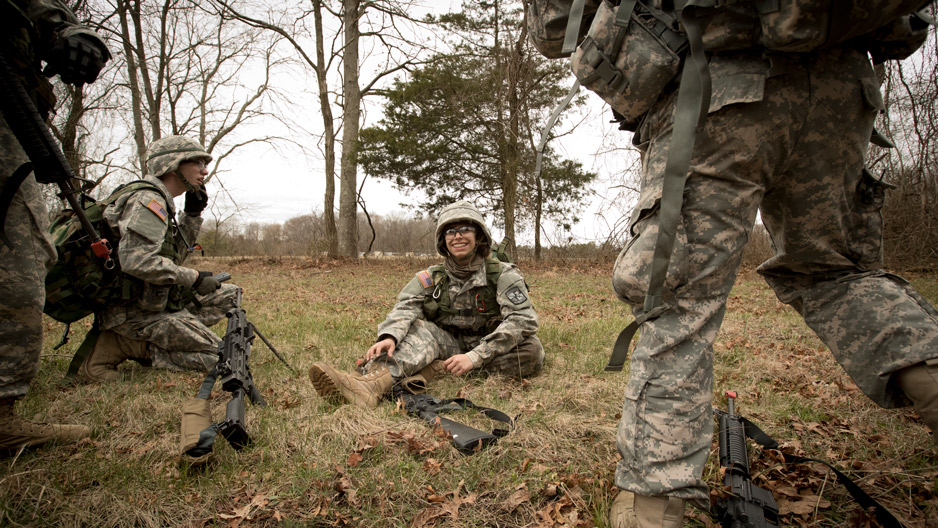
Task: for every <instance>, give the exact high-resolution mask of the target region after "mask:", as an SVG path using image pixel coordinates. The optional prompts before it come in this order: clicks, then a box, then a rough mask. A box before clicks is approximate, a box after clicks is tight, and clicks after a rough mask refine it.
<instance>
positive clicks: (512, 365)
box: [482, 336, 544, 379]
mask: <svg viewBox="0 0 938 528" xmlns="http://www.w3.org/2000/svg"><path fill="white" fill-rule="evenodd" d="M543 368H544V346H543V345H541V342H540V340H539V339H537V338H536V337H533V336H532V337H530V338H528V339H526V340H524V341H522V342H521V344H519V345H518V346H516V347H515V348H514V349H512V350H510V351H509V352H507V353H505V354H501V355H499V356H496V357H494V358H492V359H491V360H490V361H489V362H488V363H486V364H485V365H483V366H482V370H483V371H485V372H488V373H490V374H502V375H504V376H510V377H513V378H518V379H521V378H530V377H533V376H536V375H537V374H539V373H540V372H541V370H542V369H543Z"/></svg>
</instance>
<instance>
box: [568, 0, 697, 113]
mask: <svg viewBox="0 0 938 528" xmlns="http://www.w3.org/2000/svg"><path fill="white" fill-rule="evenodd" d="M687 46H688V44H687V38H686V37H685V36H684V35H683V34H681V33H680V32H679V31H678V30H677V25H676V20H675V18H674V17H673V16H671V15H669V14H666V13H663V12H660V11H657V10H653V8H650V7H648V6H646V5H645V4H643V3H642V2H637V1H635V0H624V1H623V2H622V3H621V4H619V5H618V6H615V5H613V4H612V2H609V1H608V0H604V1H603V3H602V5H600V6H599V9H598V10H597V11H596V16H595V17H594V18H593V23H592V24H591V25H590V28H589V31H588V32H587V35H586V38H585V39H583V42H582V43H581V44H580V45H579V46H578V47H577V49H576V51H575V52H574V53H573V57H572V58H571V63H572V67H573V73H574V75H576V78H577V79H578V80H579V81H580V84H581V85H582V86H585V87H586V88H588V89H589V90H592V91H593V92H596V94H597V95H599V96H600V97H602V99H603V100H604V101H606V102H607V103H609V104H610V105H611V106H612V108H613V109H614V110H615V111H616V112H618V113H619V114H620V115H621V116H622V117H623V120H622V123H623V125H624V127H625V128H626V129H628V130H634V128H635V125H636V124H637V121H638V119H639V118H640V117H641V116H642V115H644V114H645V112H647V111H648V110H649V109H650V108H651V107H652V105H653V104H654V103H655V101H657V100H658V97H659V96H661V94H662V93H664V91H665V88H666V87H667V85H668V84H669V83H670V82H671V81H672V80H673V79H674V78H675V77H676V76H677V74H678V72H679V71H680V67H681V56H682V55H683V53H684V50H685V49H687Z"/></svg>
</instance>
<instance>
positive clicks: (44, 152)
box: [0, 53, 115, 269]
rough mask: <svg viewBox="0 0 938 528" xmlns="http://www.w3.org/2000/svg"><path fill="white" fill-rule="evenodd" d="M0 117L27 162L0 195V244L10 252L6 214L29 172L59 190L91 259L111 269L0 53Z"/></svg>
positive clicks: (56, 152)
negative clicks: (88, 244) (88, 246)
mask: <svg viewBox="0 0 938 528" xmlns="http://www.w3.org/2000/svg"><path fill="white" fill-rule="evenodd" d="M0 113H2V114H3V119H4V120H6V123H7V126H9V127H10V130H12V131H13V134H14V135H15V136H16V139H17V141H19V144H20V146H22V147H23V150H24V151H25V152H26V155H27V156H28V157H29V159H30V161H28V162H26V163H24V164H22V165H21V166H20V167H19V168H18V169H16V171H14V172H13V174H12V175H11V176H10V178H9V180H7V183H6V186H5V187H4V188H3V190H2V191H0V240H2V241H3V243H4V244H6V246H7V247H8V248H10V249H13V245H12V243H11V242H10V239H9V238H8V237H7V235H6V230H5V228H4V225H5V223H6V215H7V211H8V210H9V208H10V203H11V202H12V201H13V196H14V195H15V194H16V191H17V190H18V189H19V187H20V184H21V183H23V180H25V179H26V177H27V176H29V173H30V172H33V171H35V173H36V181H37V182H39V183H55V184H56V185H58V186H59V190H60V191H61V192H60V193H59V196H60V197H61V198H64V199H65V201H66V202H68V205H69V207H71V208H72V211H74V212H75V216H76V217H77V218H78V221H79V222H80V223H81V227H82V229H83V230H84V231H85V233H87V234H88V238H89V240H91V248H92V250H93V251H94V254H95V256H97V257H98V258H99V259H102V260H104V267H105V268H106V269H112V268H114V266H115V263H114V261H113V259H111V243H110V242H108V241H107V239H105V238H102V237H101V235H100V234H98V232H97V230H96V229H95V228H94V226H93V225H92V224H91V221H90V220H89V219H88V216H87V215H86V214H85V209H84V207H82V206H81V204H80V203H79V201H78V196H77V195H80V194H81V189H77V188H75V186H74V185H73V184H72V180H73V179H79V178H77V177H76V176H75V174H74V173H73V172H72V168H71V167H70V166H69V164H68V162H67V161H65V154H63V153H62V149H61V148H59V145H58V144H57V143H56V142H55V140H54V139H53V138H52V133H51V132H49V127H48V126H46V123H45V121H43V120H42V117H41V116H40V115H39V110H37V109H36V105H35V104H34V103H33V100H32V99H30V98H29V94H27V92H26V87H25V86H23V82H22V81H21V80H20V79H19V77H17V76H16V73H15V72H14V71H13V68H12V67H10V65H9V63H7V60H6V57H5V56H4V55H3V54H2V53H0Z"/></svg>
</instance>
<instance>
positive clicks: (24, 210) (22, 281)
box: [0, 0, 88, 399]
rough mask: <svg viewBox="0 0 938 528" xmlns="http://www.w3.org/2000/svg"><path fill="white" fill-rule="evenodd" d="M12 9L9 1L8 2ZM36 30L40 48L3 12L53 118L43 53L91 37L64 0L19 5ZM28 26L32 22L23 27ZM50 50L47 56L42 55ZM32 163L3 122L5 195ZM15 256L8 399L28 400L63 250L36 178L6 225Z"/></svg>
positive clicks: (8, 278)
mask: <svg viewBox="0 0 938 528" xmlns="http://www.w3.org/2000/svg"><path fill="white" fill-rule="evenodd" d="M0 1H2V2H7V0H0ZM15 5H16V7H17V8H19V10H20V12H21V13H24V14H25V15H26V16H27V18H28V20H29V21H28V23H31V24H32V25H33V27H34V29H35V35H34V36H35V37H36V38H37V40H36V41H32V40H31V38H30V35H29V34H28V33H27V30H26V28H25V27H16V28H13V27H11V26H16V24H17V22H18V20H17V19H16V17H14V16H11V15H9V13H8V10H7V7H8V5H4V6H3V11H2V12H3V14H4V18H6V20H5V21H4V23H3V24H2V27H3V28H4V30H6V31H8V33H7V35H5V36H4V39H5V42H4V44H3V46H4V50H5V51H4V54H5V56H6V57H7V61H8V63H10V66H11V67H12V68H14V69H16V70H17V71H18V73H20V74H21V80H22V81H23V83H24V85H25V86H26V89H27V91H28V92H29V93H30V96H31V97H33V98H34V102H35V103H36V106H37V107H38V108H39V110H40V112H42V113H44V114H45V113H47V112H48V111H49V110H50V109H51V108H52V107H53V106H54V103H55V97H54V96H53V94H52V86H51V84H49V82H48V81H47V80H46V79H45V78H44V77H42V76H41V75H40V74H39V59H38V58H37V57H38V56H40V54H41V52H42V51H43V50H44V49H45V47H46V46H48V45H49V43H50V42H52V41H54V40H55V39H56V38H59V37H60V36H61V34H62V33H63V32H65V31H66V30H69V29H71V30H73V31H74V30H79V31H80V30H83V31H88V30H87V29H85V28H82V27H81V26H78V25H77V20H76V19H75V16H74V15H73V14H72V13H71V12H70V11H69V10H68V9H67V8H66V7H65V6H64V5H63V4H62V3H60V2H58V1H56V0H35V1H30V2H22V1H17V2H15ZM23 23H24V25H25V24H26V23H27V22H26V21H25V20H24V21H23ZM38 48H42V49H38ZM26 161H28V158H27V157H26V153H25V152H24V151H23V149H22V147H20V144H19V142H18V141H17V140H16V137H15V136H14V135H13V132H12V131H11V130H10V128H9V126H8V125H7V123H6V121H5V120H4V119H3V117H2V116H0V189H2V188H4V187H5V186H6V185H7V181H8V179H9V178H10V176H11V175H12V174H13V172H14V171H15V170H16V169H17V168H18V167H19V166H20V165H22V164H23V163H24V162H26ZM4 228H5V230H6V233H7V236H8V237H9V239H10V242H11V243H12V246H13V249H12V250H11V249H10V248H8V247H7V246H6V245H5V244H2V243H0V299H2V300H3V302H2V304H0V399H4V398H20V397H22V396H24V395H25V394H26V391H27V389H28V387H29V383H30V380H32V378H33V377H34V376H35V375H36V372H37V370H38V369H39V354H40V351H41V350H42V308H43V305H44V304H45V286H44V280H45V276H46V272H47V271H48V270H49V268H50V267H51V266H52V264H53V263H54V262H55V258H56V253H55V247H54V246H53V245H52V241H51V240H50V238H49V234H48V233H49V229H48V228H49V218H48V212H47V211H46V206H45V202H44V198H43V196H42V194H41V192H40V187H39V184H37V183H36V179H35V177H34V176H32V175H30V176H28V177H27V178H26V180H25V181H23V183H22V184H21V185H20V187H19V190H18V191H17V193H16V195H15V196H14V197H13V201H12V203H11V204H10V208H9V210H8V211H7V213H6V218H5V219H4Z"/></svg>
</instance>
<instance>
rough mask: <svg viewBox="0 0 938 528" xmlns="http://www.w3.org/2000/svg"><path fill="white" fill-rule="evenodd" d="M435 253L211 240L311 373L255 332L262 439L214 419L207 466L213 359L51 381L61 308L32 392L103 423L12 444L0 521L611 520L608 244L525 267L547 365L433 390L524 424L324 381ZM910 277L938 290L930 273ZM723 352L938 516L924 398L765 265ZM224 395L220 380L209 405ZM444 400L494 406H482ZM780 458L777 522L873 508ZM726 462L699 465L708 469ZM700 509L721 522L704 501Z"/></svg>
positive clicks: (753, 393)
mask: <svg viewBox="0 0 938 528" xmlns="http://www.w3.org/2000/svg"><path fill="white" fill-rule="evenodd" d="M426 264H427V262H426V261H420V262H414V261H382V262H380V263H375V262H355V263H323V262H317V261H310V260H304V259H277V260H268V261H265V260H256V259H255V260H243V259H226V260H206V261H204V262H203V263H202V265H201V267H203V268H206V269H214V270H216V271H222V270H225V271H230V272H231V273H232V275H233V276H234V277H235V282H236V283H237V284H239V285H240V286H242V287H243V288H244V289H245V296H244V307H245V309H246V310H247V313H248V317H249V318H250V319H251V320H252V321H253V322H254V323H255V324H256V325H257V326H258V328H260V329H261V331H262V332H263V333H264V334H265V335H266V336H267V337H268V338H269V339H270V340H271V341H272V342H273V343H274V345H275V346H277V348H278V349H279V350H280V352H281V353H282V354H283V355H285V356H286V357H287V359H288V360H289V361H290V362H291V363H292V364H293V365H294V366H295V367H296V368H297V370H299V371H300V373H301V374H300V375H299V376H294V375H293V374H291V373H290V372H289V371H288V370H287V369H286V368H285V367H284V366H283V365H281V364H280V363H279V362H278V361H277V360H276V359H275V358H274V357H273V355H272V354H271V353H270V352H269V351H268V350H267V349H266V347H265V346H264V345H263V344H261V343H259V342H257V343H255V346H254V348H253V350H252V358H251V359H252V370H253V372H254V377H255V380H256V382H257V384H258V386H259V388H260V389H261V391H262V393H263V395H264V397H265V398H266V399H267V402H268V404H269V405H268V407H267V408H257V407H250V406H249V407H248V429H249V433H250V434H251V435H252V436H253V438H254V440H255V445H254V446H253V447H251V448H248V449H245V450H244V451H242V452H235V451H233V450H232V449H231V448H230V447H229V446H228V445H227V444H225V443H224V441H223V440H221V439H219V444H218V445H217V446H216V454H217V464H216V465H215V466H214V467H213V468H212V469H211V470H210V471H207V472H204V473H196V472H190V471H187V470H186V468H184V467H180V466H179V464H178V463H177V455H178V434H179V408H180V405H181V403H182V401H183V400H184V399H186V398H189V397H192V396H194V395H195V393H196V392H197V390H198V387H199V385H200V383H201V381H202V378H201V376H200V375H198V374H194V373H186V374H172V373H168V372H163V371H156V370H152V369H146V368H143V367H140V366H139V365H136V364H130V363H128V364H125V365H124V366H122V367H121V372H122V379H121V380H120V381H118V382H114V383H109V384H102V385H79V386H77V387H72V388H65V389H63V388H60V387H59V386H58V385H57V383H58V381H59V380H60V379H61V377H62V375H63V373H64V372H65V369H66V366H67V363H68V359H69V357H68V356H70V354H71V353H72V352H73V351H74V350H75V348H76V347H77V346H78V343H79V341H80V337H81V336H80V334H81V333H82V332H83V331H84V330H83V329H82V330H81V332H78V333H76V335H74V336H73V340H72V343H71V344H70V345H69V346H67V347H65V349H62V350H60V351H58V352H56V353H53V352H52V351H51V346H52V345H53V344H54V342H55V341H57V338H58V335H59V332H60V331H61V326H60V325H58V324H55V323H53V322H51V321H50V322H49V324H48V326H47V335H48V338H47V343H46V347H45V354H44V356H43V361H42V363H41V366H40V372H39V376H38V377H37V379H36V380H35V382H34V384H33V388H32V391H31V394H30V396H29V397H28V398H27V399H26V400H25V401H24V402H23V404H21V407H20V412H22V413H23V414H25V415H27V416H29V417H32V418H36V419H46V420H60V421H64V422H73V423H84V424H88V425H91V426H92V427H93V428H94V434H93V436H92V438H91V439H90V440H88V441H86V442H84V443H81V444H78V445H71V446H55V445H53V446H47V447H44V448H41V449H36V450H29V451H25V452H22V453H18V454H14V455H12V456H10V457H7V458H5V459H2V460H0V462H2V468H0V512H2V517H0V525H9V526H43V525H54V526H214V525H219V526H259V525H260V526H266V525H277V526H369V527H370V526H382V527H383V526H388V527H397V526H402V527H403V526H418V527H419V526H455V527H463V526H464V527H476V526H504V527H521V526H543V527H550V526H571V527H573V526H600V527H601V526H605V525H606V524H605V523H606V521H605V518H604V512H605V509H606V507H607V504H608V503H609V502H610V501H611V499H612V498H613V497H614V494H615V489H614V486H613V485H612V484H611V481H612V473H613V470H614V466H615V461H616V459H617V457H618V455H617V453H616V450H615V446H614V436H615V428H616V423H617V419H618V415H619V411H620V405H621V399H622V394H623V392H624V386H625V381H626V376H625V375H624V374H605V373H603V372H602V367H603V365H604V364H605V361H606V359H607V355H608V352H609V347H610V346H611V343H612V341H613V340H614V338H615V335H616V334H617V332H618V331H619V330H620V329H621V327H622V325H623V324H624V323H625V322H626V321H627V320H628V317H627V310H626V308H625V307H624V306H623V305H622V304H621V303H619V302H618V301H616V300H615V298H614V296H613V295H612V294H611V292H610V290H609V277H608V274H609V270H610V269H611V264H610V263H605V264H603V265H601V266H597V265H595V264H583V265H577V264H575V263H573V262H565V263H563V265H548V264H542V265H538V266H533V265H526V266H525V269H526V277H527V279H528V282H529V284H530V285H531V289H532V293H531V295H532V298H533V299H534V301H535V305H536V307H537V309H538V311H539V314H540V316H541V327H542V329H541V331H540V333H539V335H540V336H541V339H542V340H543V342H544V344H545V346H546V348H547V350H548V359H547V364H546V371H545V373H544V374H542V375H541V376H539V377H536V378H532V379H530V380H526V381H524V382H516V381H510V380H506V379H502V378H486V377H469V378H458V379H455V378H451V379H446V380H441V381H438V382H435V383H434V385H433V387H432V393H434V394H436V395H438V396H441V397H454V396H457V395H458V396H462V397H466V398H469V399H471V400H473V401H474V402H476V403H477V404H479V405H484V406H489V407H495V408H497V409H500V410H503V411H505V412H506V413H508V414H509V415H513V416H515V415H517V416H518V417H519V419H518V425H517V428H516V429H515V430H514V431H513V432H512V433H511V434H509V435H508V436H506V437H505V438H503V439H501V440H500V442H499V443H498V444H497V445H495V446H492V447H491V448H488V449H486V450H484V451H482V452H480V453H477V454H475V455H472V456H468V457H467V456H463V455H460V454H459V453H458V452H456V451H455V450H454V449H453V448H452V447H451V445H450V444H449V443H448V441H447V440H446V439H444V438H440V437H438V436H435V435H434V434H433V432H432V431H431V430H430V429H429V428H428V427H426V426H425V425H424V424H423V423H421V422H419V421H417V420H415V419H412V418H410V417H407V416H406V415H404V414H403V413H402V412H401V411H399V410H397V409H396V408H395V406H394V405H393V404H391V403H386V404H383V405H382V406H381V407H379V408H378V409H377V410H374V411H366V410H362V409H358V408H354V407H351V406H347V405H346V406H340V407H335V406H333V405H330V404H328V403H326V402H324V401H322V400H321V399H319V398H318V397H317V396H316V394H315V391H314V390H313V388H312V385H311V384H310V383H309V381H308V379H307V378H306V376H305V372H306V370H307V369H308V367H309V366H310V365H311V364H312V363H313V362H314V361H317V360H327V361H330V362H332V363H333V364H335V365H337V366H338V367H340V368H344V369H349V368H351V367H352V366H353V365H354V361H355V359H356V358H357V357H358V356H359V355H360V354H361V353H362V352H363V351H364V350H365V348H366V347H367V345H368V344H370V342H371V341H372V339H373V336H374V329H375V327H376V325H377V323H378V322H379V321H380V320H382V319H383V318H384V315H385V314H386V312H387V311H388V309H389V308H390V307H391V305H392V304H393V301H394V298H395V296H396V294H397V291H398V290H399V289H400V287H401V286H402V285H403V284H404V283H405V281H407V280H408V279H409V277H410V276H411V275H412V274H413V273H414V272H415V271H416V270H418V269H419V268H420V267H422V266H425V265H426ZM914 279H917V280H916V283H917V285H918V286H919V287H920V289H921V290H922V291H923V292H924V293H925V294H926V296H928V297H929V298H930V299H931V300H932V301H933V302H934V301H935V300H936V299H938V282H936V281H934V279H931V278H925V277H914ZM74 330H75V329H73V331H74ZM218 330H219V331H221V330H222V328H221V327H219V328H218ZM715 352H716V358H717V364H716V372H715V379H716V386H715V388H714V391H715V394H719V393H721V392H722V390H723V389H728V388H731V389H735V390H737V391H739V392H740V395H741V396H740V403H739V412H740V413H741V414H743V415H745V416H748V417H750V418H752V419H753V420H754V421H756V422H757V423H759V424H761V425H762V426H763V427H764V428H765V429H766V430H767V432H769V433H770V434H772V435H774V436H775V437H776V438H778V439H779V440H781V441H783V443H784V444H785V446H786V449H790V450H792V451H794V452H797V453H799V454H804V455H808V456H813V457H817V458H823V459H827V460H832V461H835V462H836V463H837V465H838V466H839V467H841V468H843V469H845V470H849V471H850V473H851V475H852V476H854V477H855V478H857V479H859V481H860V483H861V485H863V486H864V487H865V488H866V489H867V490H868V491H871V492H872V493H873V494H874V495H875V496H877V497H878V498H879V499H880V500H882V501H883V502H884V503H886V504H888V505H889V507H890V508H891V509H892V510H893V511H894V512H895V513H896V514H898V515H899V516H900V517H901V518H902V519H904V520H905V521H907V524H908V526H910V527H925V526H935V522H934V519H935V518H938V499H936V498H935V494H936V493H938V489H936V488H938V482H936V477H938V456H936V450H935V448H934V447H933V444H931V440H930V438H929V435H928V433H927V431H926V430H925V428H924V426H923V425H922V424H921V423H920V422H919V421H918V420H917V418H916V417H915V415H914V413H913V412H912V411H909V410H900V411H889V410H883V409H879V408H877V407H876V406H875V405H873V404H872V403H871V402H869V401H868V400H867V399H866V398H865V397H863V396H862V395H861V394H860V393H858V392H857V390H856V388H855V386H854V385H853V384H852V382H851V381H850V380H849V378H847V376H846V375H845V374H844V373H843V371H842V370H841V369H840V368H839V367H838V366H837V365H836V363H835V362H834V361H833V359H832V358H831V355H830V353H829V352H827V351H826V350H825V349H824V348H823V346H822V345H821V344H820V342H819V341H818V340H817V339H816V338H815V337H814V336H813V334H811V332H810V331H809V330H808V329H807V328H806V327H805V326H804V324H803V323H801V321H800V319H798V317H797V316H796V315H795V314H794V313H793V312H791V311H790V310H789V309H787V308H786V307H784V306H782V305H781V304H779V303H778V301H776V299H775V297H774V295H773V294H772V293H771V291H770V290H768V288H767V287H766V286H765V285H764V284H763V283H762V282H761V281H760V280H759V279H758V277H756V276H755V275H753V274H747V275H744V276H743V277H741V279H740V281H739V283H738V286H737V288H736V289H735V290H734V292H733V296H732V299H731V300H730V307H729V311H728V314H727V318H726V322H725V324H724V327H723V331H722V333H721V334H720V336H719V337H718V339H717V342H716V343H715ZM227 399H228V398H227V395H226V394H225V393H223V392H221V390H220V388H218V387H216V392H215V394H214V395H213V399H212V406H213V412H214V416H215V417H216V419H220V417H221V416H222V415H223V414H224V405H225V403H226V401H227ZM718 404H719V405H722V403H718ZM453 418H454V419H457V420H460V421H464V422H466V423H470V424H473V425H475V426H476V427H478V428H488V427H490V425H491V424H490V422H488V420H485V419H483V418H480V417H478V416H476V415H473V414H471V413H459V414H457V415H456V416H454V417H453ZM752 453H753V454H755V453H756V451H755V450H753V451H752ZM774 460H775V459H774V458H772V457H771V456H765V457H761V458H758V459H756V460H754V462H753V467H754V469H755V470H756V472H757V473H758V475H759V476H758V482H759V484H760V485H762V486H763V487H768V488H771V489H772V490H773V491H774V492H775V496H776V498H777V499H779V500H780V502H781V503H783V504H784V505H785V507H786V508H787V511H795V512H797V513H788V514H786V515H785V516H784V523H783V524H784V525H785V526H848V525H855V526H867V525H868V524H864V523H867V521H865V520H863V518H864V515H863V513H862V512H861V511H860V510H859V507H858V506H857V505H856V503H854V502H852V501H851V500H850V499H849V497H848V496H846V493H845V492H844V490H843V488H842V487H841V486H840V485H839V484H836V482H835V481H833V479H832V477H831V476H830V475H829V474H828V473H827V471H826V470H824V469H823V468H820V467H818V468H815V467H807V468H806V467H801V468H798V467H785V466H779V465H777V464H775V462H774ZM713 463H714V461H713V457H711V464H710V465H708V468H707V479H708V481H709V482H711V484H712V486H711V487H712V488H714V489H715V488H716V487H717V483H718V481H719V478H718V477H717V473H716V468H715V467H714V466H713ZM817 496H820V497H821V498H820V499H818V498H816V497H817ZM928 519H931V521H929V520H928ZM687 521H688V524H689V525H692V526H705V525H709V523H710V521H709V519H707V518H706V516H705V515H703V514H701V513H699V512H693V511H688V517H687Z"/></svg>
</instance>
